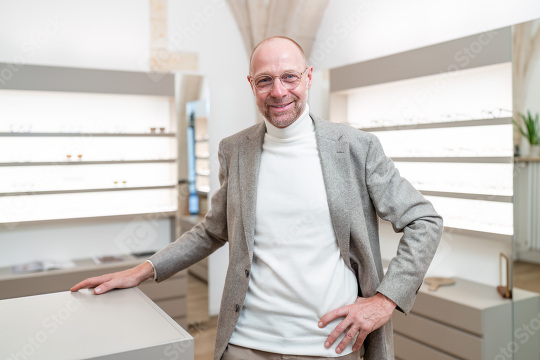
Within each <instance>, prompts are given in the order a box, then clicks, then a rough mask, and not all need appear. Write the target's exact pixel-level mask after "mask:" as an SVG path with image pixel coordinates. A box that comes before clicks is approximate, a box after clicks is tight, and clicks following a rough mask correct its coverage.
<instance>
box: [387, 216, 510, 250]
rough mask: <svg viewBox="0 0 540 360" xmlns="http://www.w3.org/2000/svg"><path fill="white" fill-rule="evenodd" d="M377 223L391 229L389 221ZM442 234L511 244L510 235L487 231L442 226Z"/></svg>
mask: <svg viewBox="0 0 540 360" xmlns="http://www.w3.org/2000/svg"><path fill="white" fill-rule="evenodd" d="M379 221H380V224H381V225H382V226H385V227H388V228H392V223H390V222H389V221H386V220H383V219H379ZM444 233H446V234H459V235H464V236H470V237H473V238H480V239H487V240H493V241H499V242H504V243H508V244H510V243H512V235H507V234H499V233H494V232H489V231H478V230H470V229H463V228H457V227H452V226H444Z"/></svg>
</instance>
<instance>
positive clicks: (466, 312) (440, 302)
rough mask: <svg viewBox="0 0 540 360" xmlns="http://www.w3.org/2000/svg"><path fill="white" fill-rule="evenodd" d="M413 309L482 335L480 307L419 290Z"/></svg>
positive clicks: (416, 312)
mask: <svg viewBox="0 0 540 360" xmlns="http://www.w3.org/2000/svg"><path fill="white" fill-rule="evenodd" d="M411 311H412V312H413V313H415V314H418V315H422V316H424V317H427V318H430V319H433V320H436V321H439V322H442V323H444V324H448V325H451V326H452V327H456V328H458V329H462V330H465V331H467V332H470V333H473V334H475V335H478V336H482V311H481V310H479V309H476V308H473V307H469V306H466V305H463V304H460V303H456V302H453V301H449V300H446V299H441V298H440V297H435V296H431V295H428V294H424V293H422V292H419V293H418V296H417V297H416V300H415V302H414V306H413V308H412V310H411Z"/></svg>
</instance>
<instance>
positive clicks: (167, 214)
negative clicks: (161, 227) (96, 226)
mask: <svg viewBox="0 0 540 360" xmlns="http://www.w3.org/2000/svg"><path fill="white" fill-rule="evenodd" d="M141 216H152V217H156V218H172V217H176V208H173V207H169V208H160V209H155V210H154V211H152V210H151V209H148V210H147V211H136V210H134V211H132V212H112V213H107V212H106V211H96V212H95V213H93V214H85V215H80V216H72V217H69V216H61V217H50V218H36V219H21V220H9V221H2V224H3V225H5V226H6V227H8V228H9V225H10V224H27V225H30V224H42V223H58V222H69V221H72V220H81V219H93V220H99V219H116V220H121V219H124V220H128V219H133V218H136V217H141Z"/></svg>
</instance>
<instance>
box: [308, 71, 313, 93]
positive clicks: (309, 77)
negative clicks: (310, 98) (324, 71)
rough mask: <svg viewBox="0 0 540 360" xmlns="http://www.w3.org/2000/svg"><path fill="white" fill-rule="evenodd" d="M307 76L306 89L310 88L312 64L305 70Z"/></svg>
mask: <svg viewBox="0 0 540 360" xmlns="http://www.w3.org/2000/svg"><path fill="white" fill-rule="evenodd" d="M307 78H308V83H307V89H308V90H309V89H311V79H312V78H313V66H310V67H309V70H308V71H307Z"/></svg>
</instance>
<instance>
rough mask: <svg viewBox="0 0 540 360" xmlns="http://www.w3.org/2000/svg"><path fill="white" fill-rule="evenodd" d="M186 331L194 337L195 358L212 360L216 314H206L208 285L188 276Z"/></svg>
mask: <svg viewBox="0 0 540 360" xmlns="http://www.w3.org/2000/svg"><path fill="white" fill-rule="evenodd" d="M187 300H188V303H187V311H188V323H189V325H188V329H187V330H188V332H189V333H190V334H191V336H193V338H194V339H195V360H212V359H213V358H214V343H215V341H216V327H217V316H213V317H210V316H208V285H207V284H206V282H204V281H201V280H199V279H197V278H196V277H194V276H192V275H189V276H188V299H187Z"/></svg>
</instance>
